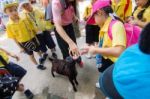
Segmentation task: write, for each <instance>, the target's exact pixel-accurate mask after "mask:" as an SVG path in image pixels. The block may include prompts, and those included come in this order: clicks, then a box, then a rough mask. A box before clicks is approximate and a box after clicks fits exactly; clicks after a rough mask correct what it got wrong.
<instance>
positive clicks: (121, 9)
mask: <svg viewBox="0 0 150 99" xmlns="http://www.w3.org/2000/svg"><path fill="white" fill-rule="evenodd" d="M111 1H112V8H113V10H114V12H115V13H116V14H117V16H118V17H119V18H121V19H122V20H125V18H127V17H129V16H131V15H132V0H130V4H129V7H128V9H127V11H126V13H125V7H126V4H127V0H120V2H119V3H118V4H116V3H115V0H111Z"/></svg>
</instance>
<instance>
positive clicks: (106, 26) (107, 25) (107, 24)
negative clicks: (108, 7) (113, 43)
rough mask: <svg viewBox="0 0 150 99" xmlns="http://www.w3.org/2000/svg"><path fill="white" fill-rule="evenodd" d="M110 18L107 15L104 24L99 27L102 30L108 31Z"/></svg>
mask: <svg viewBox="0 0 150 99" xmlns="http://www.w3.org/2000/svg"><path fill="white" fill-rule="evenodd" d="M111 20H112V18H111V17H108V18H107V19H106V22H105V23H104V25H103V27H102V29H101V31H102V32H108V27H109V24H110V22H111Z"/></svg>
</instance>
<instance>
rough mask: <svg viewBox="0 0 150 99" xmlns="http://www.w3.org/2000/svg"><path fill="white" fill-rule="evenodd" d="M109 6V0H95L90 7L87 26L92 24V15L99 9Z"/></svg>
mask: <svg viewBox="0 0 150 99" xmlns="http://www.w3.org/2000/svg"><path fill="white" fill-rule="evenodd" d="M107 6H111V1H110V0H97V1H96V2H95V3H94V4H93V5H92V14H91V17H90V18H89V19H88V20H87V23H89V24H94V23H95V21H94V18H93V15H94V14H95V13H96V12H97V11H98V10H99V9H101V8H104V7H107Z"/></svg>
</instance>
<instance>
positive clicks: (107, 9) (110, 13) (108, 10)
mask: <svg viewBox="0 0 150 99" xmlns="http://www.w3.org/2000/svg"><path fill="white" fill-rule="evenodd" d="M102 10H103V11H104V12H105V14H106V15H108V16H111V17H113V18H114V19H116V20H118V21H120V22H122V23H124V22H123V20H121V19H120V18H119V17H118V16H117V15H115V14H114V11H113V9H112V7H111V6H106V7H104V8H102Z"/></svg>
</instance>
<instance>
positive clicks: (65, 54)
mask: <svg viewBox="0 0 150 99" xmlns="http://www.w3.org/2000/svg"><path fill="white" fill-rule="evenodd" d="M55 33H56V34H55V35H56V39H57V42H58V46H59V48H60V50H61V53H62V55H63V59H65V58H66V57H68V56H69V50H68V48H69V46H68V44H67V43H66V42H65V41H64V40H63V39H62V38H61V37H60V36H59V34H58V33H57V31H56V30H55Z"/></svg>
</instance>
